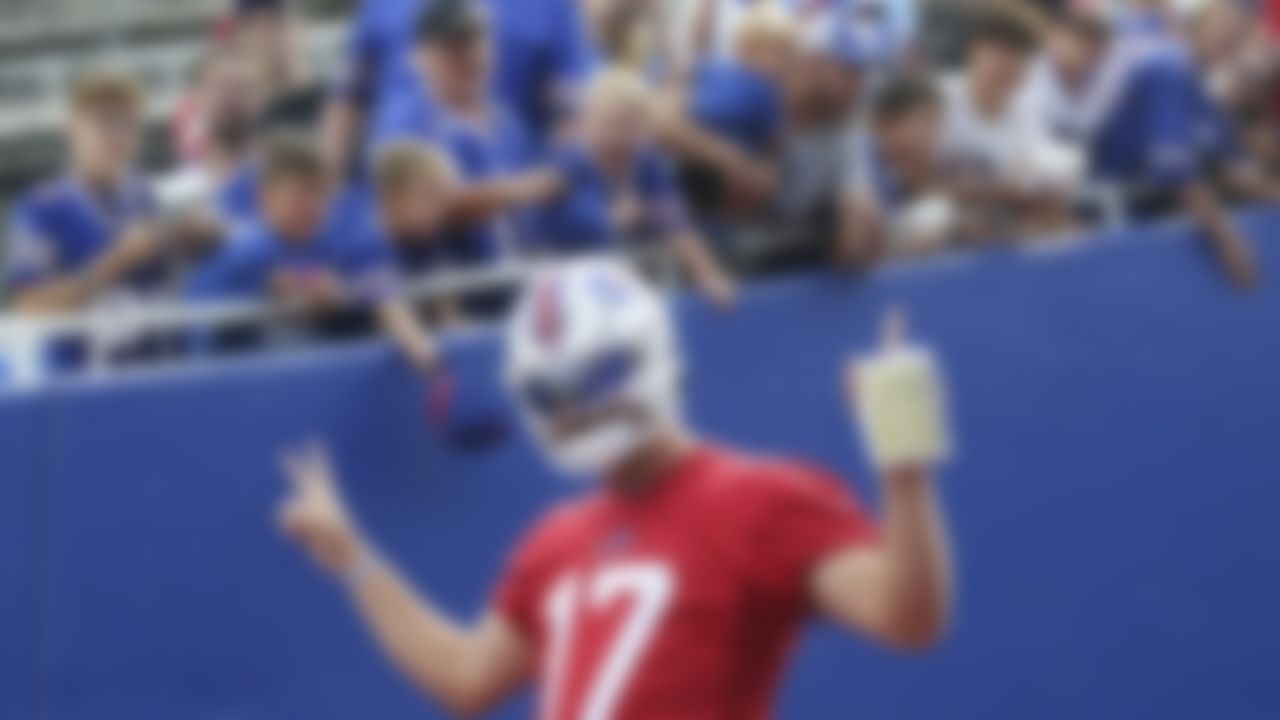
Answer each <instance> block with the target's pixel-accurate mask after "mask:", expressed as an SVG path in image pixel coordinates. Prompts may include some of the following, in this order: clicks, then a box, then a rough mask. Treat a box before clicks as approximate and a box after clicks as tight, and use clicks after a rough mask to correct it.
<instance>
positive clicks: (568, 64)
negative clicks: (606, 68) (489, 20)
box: [325, 0, 596, 159]
mask: <svg viewBox="0 0 1280 720" xmlns="http://www.w3.org/2000/svg"><path fill="white" fill-rule="evenodd" d="M441 3H445V4H451V3H452V0H365V2H364V3H363V5H361V7H360V10H359V12H358V14H357V16H356V19H355V28H354V30H353V32H352V35H351V38H350V41H349V45H348V50H347V55H348V60H347V68H346V70H345V71H344V73H343V76H342V78H341V79H340V82H339V83H338V87H337V92H336V93H335V95H334V97H333V99H332V101H331V103H330V107H329V110H328V116H327V118H326V132H325V135H326V143H327V144H328V146H329V149H330V152H331V153H333V154H334V155H335V157H338V158H346V159H350V158H352V157H354V156H356V155H357V154H358V153H357V148H358V147H359V146H360V143H361V138H362V137H365V131H366V129H367V128H370V127H372V126H373V125H375V124H376V122H377V121H376V119H377V118H378V117H379V116H380V115H381V114H382V113H383V112H385V111H386V110H387V108H388V107H389V103H391V102H393V101H394V100H395V99H396V98H398V97H400V96H402V95H404V94H410V95H412V94H413V93H414V92H416V87H417V84H418V80H417V78H416V77H415V72H414V68H413V62H412V60H411V55H412V54H413V48H414V46H415V45H416V43H417V39H418V38H417V34H416V28H417V27H418V24H419V23H418V17H419V15H420V14H421V13H422V12H423V11H424V9H428V8H430V7H431V6H432V5H435V4H441ZM481 4H482V5H483V6H484V7H486V8H487V9H488V10H489V11H490V13H491V14H492V16H493V17H494V18H496V19H497V20H498V22H497V23H496V24H495V27H494V33H495V38H494V45H495V48H496V56H497V58H496V59H497V68H496V73H495V75H494V77H493V87H494V88H495V90H496V91H497V93H498V95H499V96H500V97H502V98H503V99H504V100H505V101H507V102H509V103H510V104H511V106H512V108H513V110H514V111H515V113H516V115H517V117H518V118H519V119H520V120H521V121H522V122H523V123H525V124H526V125H527V126H528V127H529V129H530V131H531V132H532V133H533V135H534V137H535V138H543V137H545V136H546V135H547V134H548V133H549V132H550V130H551V129H552V128H553V126H554V125H555V123H556V121H557V119H558V118H559V117H560V116H561V115H562V112H563V110H564V109H565V107H566V105H567V104H568V98H569V97H571V94H572V88H573V87H575V86H576V85H577V84H578V83H579V82H580V81H581V80H582V79H583V78H585V77H586V75H587V74H588V72H589V71H590V70H591V69H592V68H593V67H594V65H595V61H596V48H595V44H594V42H593V41H592V39H591V37H590V34H589V32H588V30H587V27H586V25H585V23H584V20H583V17H582V10H581V8H580V7H579V3H578V2H577V0H483V2H482V3H481Z"/></svg>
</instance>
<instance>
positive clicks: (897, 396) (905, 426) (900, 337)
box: [849, 308, 951, 470]
mask: <svg viewBox="0 0 1280 720" xmlns="http://www.w3.org/2000/svg"><path fill="white" fill-rule="evenodd" d="M849 382H850V386H851V387H850V389H851V392H852V394H853V405H854V408H855V410H856V413H857V416H858V422H859V424H860V425H861V427H862V432H863V435H864V436H865V439H866V445H867V451H868V454H869V455H870V456H871V460H872V461H873V462H874V463H875V464H876V465H877V466H878V467H880V468H881V469H882V470H893V469H899V468H919V467H931V466H934V465H936V464H938V463H939V462H941V461H942V460H944V459H945V458H946V456H947V455H948V453H949V451H950V446H951V441H950V432H949V428H948V426H947V417H946V409H945V391H944V388H943V384H942V377H941V373H940V372H939V371H938V367H937V362H936V360H935V358H934V356H933V353H932V352H930V351H929V350H928V349H927V348H925V347H922V346H919V345H911V344H909V343H908V341H907V316H906V313H905V312H903V311H902V310H901V309H900V308H894V309H891V310H889V311H888V312H887V313H886V314H885V316H884V320H883V321H882V325H881V336H880V347H879V348H877V349H876V350H875V351H874V352H872V353H870V354H868V355H865V356H863V357H860V358H858V359H856V360H855V361H854V362H853V363H852V364H851V366H850V369H849Z"/></svg>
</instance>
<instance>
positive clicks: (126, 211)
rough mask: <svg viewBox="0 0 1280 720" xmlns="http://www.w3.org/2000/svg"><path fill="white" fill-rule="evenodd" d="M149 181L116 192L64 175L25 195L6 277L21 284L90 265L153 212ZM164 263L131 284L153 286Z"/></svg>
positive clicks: (13, 223) (14, 221)
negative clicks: (124, 233) (109, 191)
mask: <svg viewBox="0 0 1280 720" xmlns="http://www.w3.org/2000/svg"><path fill="white" fill-rule="evenodd" d="M155 211H156V207H155V201H154V198H153V197H152V194H151V190H150V188H149V186H148V185H147V184H146V183H145V182H143V181H142V180H140V179H132V180H130V181H129V182H128V183H126V184H125V186H124V187H122V188H120V189H119V190H118V191H116V192H115V193H112V194H107V193H101V192H95V191H94V190H92V189H90V188H89V187H87V186H86V185H85V184H84V183H83V182H81V181H79V180H77V179H75V178H73V177H64V178H60V179H57V180H52V181H49V182H46V183H44V184H43V185H40V186H39V187H37V188H36V189H34V190H31V191H29V192H28V193H26V194H25V195H23V196H22V197H21V198H20V199H19V200H18V201H17V202H16V203H15V204H14V206H13V210H12V212H11V216H10V228H9V248H8V252H6V253H5V282H6V284H7V285H8V287H10V288H15V289H20V288H23V287H28V286H31V285H35V284H37V283H41V282H44V281H47V280H51V279H54V278H57V277H59V276H61V275H65V274H68V273H76V272H80V271H82V270H85V269H86V268H88V267H89V266H90V265H91V264H92V263H93V262H94V261H96V260H97V259H98V258H99V257H100V256H101V255H102V254H103V253H104V252H105V251H106V250H107V249H108V248H110V247H111V245H112V243H114V242H116V240H117V239H119V237H120V235H121V234H122V233H123V232H124V231H125V230H126V229H127V228H128V227H129V226H130V225H132V224H133V223H136V222H139V221H145V220H148V219H150V218H152V217H154V215H155ZM161 279H162V273H161V271H160V268H159V267H156V268H147V269H143V270H140V271H139V272H137V273H135V274H134V275H133V276H131V277H130V278H128V279H126V283H127V284H128V285H130V286H132V287H136V288H138V289H150V288H153V287H154V286H156V285H158V284H159V282H160V280H161Z"/></svg>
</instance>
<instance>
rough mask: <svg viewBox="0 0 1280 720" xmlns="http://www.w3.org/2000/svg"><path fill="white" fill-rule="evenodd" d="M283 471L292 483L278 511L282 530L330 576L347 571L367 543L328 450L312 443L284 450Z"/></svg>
mask: <svg viewBox="0 0 1280 720" xmlns="http://www.w3.org/2000/svg"><path fill="white" fill-rule="evenodd" d="M281 467H282V468H283V470H284V473H285V476H286V477H287V478H288V480H289V494H288V496H286V498H285V500H284V502H283V503H282V504H281V507H280V513H279V522H280V528H281V530H282V531H283V532H284V534H285V535H286V536H288V537H289V538H290V539H292V540H293V541H294V542H297V543H298V544H299V545H301V546H303V548H304V549H306V551H307V552H308V553H309V554H310V555H311V557H312V559H313V560H315V561H316V563H318V564H319V565H320V566H322V567H323V568H325V569H326V570H328V571H329V572H331V573H334V574H343V573H346V572H349V571H350V570H351V568H352V567H353V566H354V565H355V564H356V563H357V562H358V561H359V559H360V558H361V556H362V553H363V542H362V541H361V539H360V533H359V532H358V531H357V530H356V527H355V524H354V523H353V522H352V521H351V515H350V513H349V512H348V511H347V507H346V504H345V503H344V501H343V499H342V493H341V491H340V490H339V488H338V481H337V478H336V476H335V475H334V472H333V464H332V463H331V462H330V460H329V454H328V452H327V451H326V450H325V448H324V446H322V445H320V444H319V443H311V444H308V445H306V446H303V447H301V448H296V449H294V450H291V451H288V452H285V453H284V454H283V455H282V456H281Z"/></svg>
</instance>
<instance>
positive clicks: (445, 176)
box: [373, 140, 458, 192]
mask: <svg viewBox="0 0 1280 720" xmlns="http://www.w3.org/2000/svg"><path fill="white" fill-rule="evenodd" d="M373 177H374V185H376V186H377V188H378V192H396V191H399V190H404V189H406V188H408V187H410V186H412V184H413V183H415V182H427V183H432V184H442V185H452V184H454V183H456V182H457V180H458V171H457V169H456V168H455V167H454V165H453V162H452V161H451V160H450V159H449V158H448V157H447V156H446V155H445V154H444V153H443V152H441V151H440V149H439V148H436V147H434V146H431V145H426V144H423V143H419V142H411V141H407V140H406V141H396V142H392V143H389V144H388V145H386V146H384V147H382V148H380V149H379V150H378V152H377V154H376V156H375V157H374V161H373Z"/></svg>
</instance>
